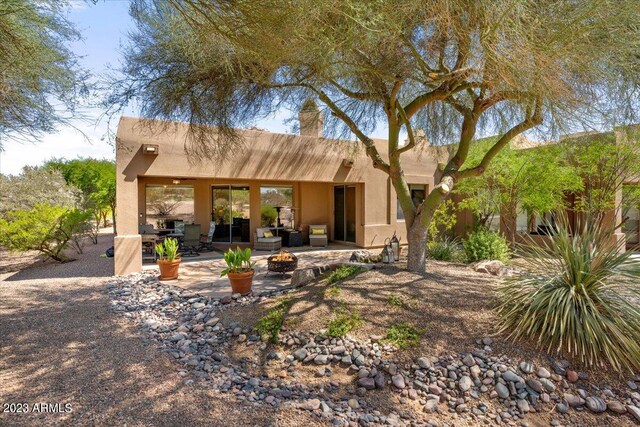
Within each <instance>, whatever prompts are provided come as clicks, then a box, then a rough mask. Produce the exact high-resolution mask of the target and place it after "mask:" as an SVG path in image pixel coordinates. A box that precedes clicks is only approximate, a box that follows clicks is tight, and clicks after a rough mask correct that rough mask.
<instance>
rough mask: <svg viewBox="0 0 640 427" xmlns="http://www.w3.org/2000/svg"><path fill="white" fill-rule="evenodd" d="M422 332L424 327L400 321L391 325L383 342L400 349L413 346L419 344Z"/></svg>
mask: <svg viewBox="0 0 640 427" xmlns="http://www.w3.org/2000/svg"><path fill="white" fill-rule="evenodd" d="M424 333H425V330H424V329H418V328H416V327H415V326H413V325H411V324H409V323H405V322H400V323H396V324H394V325H391V327H390V328H389V330H388V331H387V335H386V336H385V337H384V339H383V342H386V343H389V344H393V345H395V346H396V347H398V348H400V349H403V348H407V347H414V346H416V345H418V344H420V336H421V335H422V334H424Z"/></svg>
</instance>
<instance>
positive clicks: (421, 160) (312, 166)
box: [115, 107, 438, 274]
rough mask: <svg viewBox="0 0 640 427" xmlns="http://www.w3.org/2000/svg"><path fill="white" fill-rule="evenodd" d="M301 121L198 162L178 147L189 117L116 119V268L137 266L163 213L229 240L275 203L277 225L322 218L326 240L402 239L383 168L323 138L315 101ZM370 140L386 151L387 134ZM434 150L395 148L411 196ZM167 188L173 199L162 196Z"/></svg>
mask: <svg viewBox="0 0 640 427" xmlns="http://www.w3.org/2000/svg"><path fill="white" fill-rule="evenodd" d="M299 120H300V135H289V134H277V133H271V132H265V131H261V130H240V131H239V135H240V136H241V137H242V138H243V140H244V149H242V150H238V152H237V153H233V155H231V156H228V157H227V158H225V159H224V160H220V161H210V160H202V161H198V160H197V159H194V158H192V157H190V156H189V155H188V154H187V151H186V149H185V141H186V137H187V131H188V125H187V124H185V123H169V124H167V123H166V122H159V121H150V120H146V119H139V118H130V117H122V118H121V119H120V123H119V125H118V130H117V137H116V168H117V169H116V172H117V212H116V215H117V218H118V230H117V231H118V235H117V237H116V238H115V273H116V274H126V273H130V272H136V271H140V270H141V267H142V259H141V236H140V234H139V227H140V226H141V225H143V224H150V225H154V226H160V227H162V224H161V223H160V222H158V221H159V219H161V220H162V219H165V220H166V219H167V218H169V217H174V218H181V219H184V220H185V222H192V223H195V224H200V225H201V228H202V233H203V234H206V233H207V229H208V227H209V224H210V221H215V222H216V224H219V226H218V227H216V235H215V238H214V240H215V242H216V243H217V244H219V245H224V244H228V245H229V246H233V247H235V245H237V244H247V245H251V244H253V242H254V239H255V231H256V229H257V228H259V227H261V226H263V225H265V221H266V222H267V223H268V222H269V221H270V219H271V218H270V215H273V209H274V208H278V210H279V211H280V212H278V213H279V215H278V217H279V221H280V223H279V224H281V223H283V222H288V223H289V224H286V225H293V226H294V227H295V228H299V227H301V228H302V229H303V234H304V233H308V226H309V225H312V224H322V225H326V226H327V230H328V238H329V240H330V241H333V242H340V243H343V244H346V245H353V246H357V247H363V248H367V247H379V246H381V245H383V244H384V240H385V239H386V238H387V237H390V236H392V235H393V233H394V232H397V234H398V236H399V237H400V238H401V240H402V241H403V242H406V238H405V234H406V230H405V225H404V220H403V217H402V211H401V210H399V209H398V203H397V197H396V195H395V192H394V189H393V187H392V185H391V183H390V180H389V178H388V176H387V175H386V174H385V173H384V172H382V171H379V170H377V169H374V168H372V167H371V160H370V159H369V158H368V157H367V156H366V154H365V153H364V152H363V151H362V150H360V151H358V150H354V147H355V144H354V142H352V141H345V140H334V139H329V138H325V137H323V118H322V115H321V114H320V112H319V111H318V110H317V107H316V108H312V109H308V108H306V109H303V110H301V111H300V113H299ZM211 131H212V132H215V128H212V129H211ZM375 143H376V145H377V147H378V150H379V151H380V153H381V155H383V156H384V155H385V153H386V152H387V141H386V140H376V141H375ZM437 152H438V150H437V149H436V148H435V147H426V148H423V149H421V150H414V151H409V152H405V153H403V154H402V156H403V159H402V160H403V164H404V167H405V175H406V177H407V180H408V182H409V183H410V184H411V190H412V192H413V193H414V195H415V197H416V199H420V198H422V197H424V194H426V193H427V192H428V191H429V188H431V187H432V186H433V175H434V171H435V168H436V161H435V160H434V156H435V155H436V154H437ZM165 192H170V193H171V195H172V197H171V198H170V199H171V201H169V202H167V201H166V198H165V201H163V197H162V194H163V193H165ZM176 199H180V200H181V201H182V202H181V203H178V205H179V206H176V202H175V200H176ZM172 209H173V210H172ZM269 212H271V213H269ZM271 225H278V224H271ZM165 226H166V224H165Z"/></svg>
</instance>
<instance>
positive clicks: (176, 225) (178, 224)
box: [173, 221, 185, 234]
mask: <svg viewBox="0 0 640 427" xmlns="http://www.w3.org/2000/svg"><path fill="white" fill-rule="evenodd" d="M184 227H185V223H184V221H174V222H173V232H174V233H182V234H184Z"/></svg>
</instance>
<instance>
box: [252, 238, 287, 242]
mask: <svg viewBox="0 0 640 427" xmlns="http://www.w3.org/2000/svg"><path fill="white" fill-rule="evenodd" d="M281 240H282V237H261V238H259V239H258V241H259V242H264V243H275V242H280V241H281Z"/></svg>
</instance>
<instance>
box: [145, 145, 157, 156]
mask: <svg viewBox="0 0 640 427" xmlns="http://www.w3.org/2000/svg"><path fill="white" fill-rule="evenodd" d="M159 151H160V147H159V146H158V145H155V144H142V153H143V154H148V155H150V156H157V155H158V152H159Z"/></svg>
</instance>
